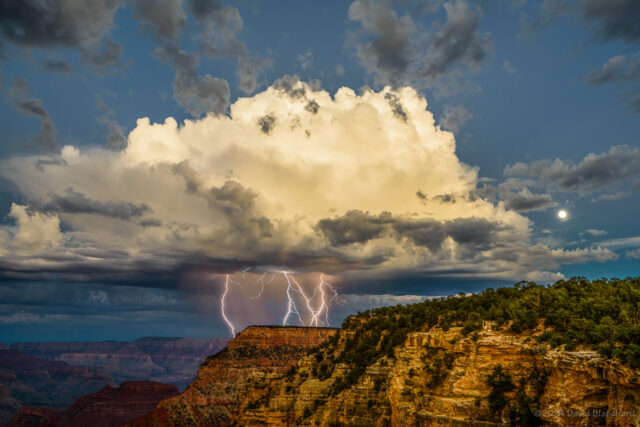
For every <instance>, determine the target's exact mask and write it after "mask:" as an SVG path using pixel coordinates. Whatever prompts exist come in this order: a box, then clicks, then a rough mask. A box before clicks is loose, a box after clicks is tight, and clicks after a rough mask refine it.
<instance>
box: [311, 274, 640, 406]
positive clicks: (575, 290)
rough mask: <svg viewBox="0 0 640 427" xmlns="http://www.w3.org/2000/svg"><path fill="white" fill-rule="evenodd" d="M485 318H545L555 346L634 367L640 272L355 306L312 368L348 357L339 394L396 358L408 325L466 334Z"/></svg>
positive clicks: (500, 321) (521, 321) (511, 326)
mask: <svg viewBox="0 0 640 427" xmlns="http://www.w3.org/2000/svg"><path fill="white" fill-rule="evenodd" d="M483 321H492V322H494V324H495V327H496V328H498V329H503V330H506V331H509V332H514V333H521V332H525V331H527V330H532V329H535V328H537V327H538V326H539V323H540V321H543V325H544V328H545V332H544V333H542V334H541V335H539V336H538V338H537V339H539V340H540V341H544V342H548V343H549V344H550V345H551V346H552V347H559V346H564V347H565V349H566V350H572V349H575V348H576V347H577V346H578V345H585V346H589V347H591V348H593V349H596V350H597V351H598V352H600V353H601V354H602V355H603V356H605V357H608V358H615V359H618V360H620V361H621V362H622V363H623V364H625V365H628V366H630V367H632V368H639V367H640V345H638V343H640V278H627V279H609V280H608V279H601V280H594V281H590V280H587V279H586V278H582V277H574V278H571V279H569V280H561V281H558V282H556V283H555V284H553V285H551V286H548V287H547V286H542V285H537V284H535V283H532V282H520V283H518V284H516V285H515V286H513V287H505V288H499V289H493V288H489V289H486V290H485V291H482V292H480V293H478V294H472V295H457V296H448V297H443V298H436V299H432V300H428V301H425V302H422V303H418V304H412V305H397V306H392V307H383V308H378V309H374V310H367V311H365V312H362V313H358V314H357V315H356V316H352V317H349V318H348V319H346V320H345V322H344V323H343V325H342V331H341V333H340V334H336V335H334V336H333V337H332V338H331V339H330V340H328V341H327V342H325V343H324V344H323V345H321V346H320V347H318V348H317V349H315V350H313V353H314V354H315V357H316V360H317V362H318V363H317V369H315V370H314V373H315V375H316V376H317V377H319V378H320V379H325V378H328V377H329V376H330V375H331V373H332V372H333V369H334V367H335V366H336V365H337V364H339V363H344V364H346V366H348V371H347V373H346V374H345V375H344V376H342V377H340V378H339V379H338V380H337V381H336V382H335V383H334V385H333V390H332V394H337V393H339V392H340V391H342V390H344V389H345V388H347V387H349V386H351V385H353V384H354V383H355V382H356V381H357V380H358V378H359V377H360V376H361V375H362V373H363V372H364V371H365V369H366V368H367V366H370V365H371V364H372V363H374V362H375V361H376V360H378V359H379V358H380V357H382V356H383V355H386V356H388V357H389V358H391V359H393V358H394V348H395V347H396V346H397V345H399V344H401V343H403V342H404V341H405V339H406V337H407V334H408V333H410V332H414V331H420V330H428V329H430V328H432V327H434V326H439V327H441V328H443V329H444V330H448V329H449V328H450V327H451V326H462V331H463V333H464V334H474V333H475V331H477V330H479V329H480V328H481V327H482V324H483ZM472 337H473V335H472ZM339 342H340V345H338V343H339ZM441 365H442V361H440V362H436V366H435V367H434V368H438V366H441ZM440 371H442V369H440ZM442 374H443V373H442V372H439V373H438V375H442ZM438 375H436V376H435V378H436V381H438V380H437V378H438Z"/></svg>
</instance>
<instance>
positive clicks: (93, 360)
mask: <svg viewBox="0 0 640 427" xmlns="http://www.w3.org/2000/svg"><path fill="white" fill-rule="evenodd" d="M227 341H228V340H227V339H226V338H163V337H150V338H140V339H137V340H135V341H131V342H121V341H93V342H22V343H13V344H11V348H12V349H14V350H18V351H20V352H22V353H25V354H29V355H32V356H35V357H38V358H41V359H44V360H46V361H53V360H62V361H65V362H67V363H69V364H70V365H83V366H97V367H102V368H104V369H105V370H106V371H107V372H108V373H109V374H110V375H111V376H112V377H113V378H114V380H115V381H116V383H120V382H123V381H134V380H135V381H147V380H151V381H157V382H163V383H169V384H174V385H176V386H178V387H179V388H180V389H184V388H185V387H186V386H187V385H188V384H189V383H190V382H191V380H192V379H193V378H194V376H195V373H196V371H197V369H198V366H199V365H200V363H202V360H204V358H205V357H207V356H208V355H210V354H213V353H216V352H218V351H220V350H221V349H222V348H224V346H225V345H226V343H227Z"/></svg>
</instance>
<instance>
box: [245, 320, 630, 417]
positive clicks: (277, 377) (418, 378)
mask: <svg viewBox="0 0 640 427" xmlns="http://www.w3.org/2000/svg"><path fill="white" fill-rule="evenodd" d="M460 329H461V328H451V329H449V330H448V331H446V332H445V331H444V330H442V329H440V328H432V329H431V330H429V331H426V332H413V333H410V334H409V335H408V337H407V339H406V342H405V343H404V345H401V346H398V347H396V349H395V359H393V358H389V357H386V356H385V357H381V358H380V359H379V360H378V361H377V362H376V363H374V364H373V365H371V366H369V367H367V369H366V371H365V372H364V374H363V375H362V376H361V377H360V378H359V379H358V380H357V381H356V382H355V383H354V384H353V385H352V386H350V387H347V388H345V389H343V390H342V391H340V392H339V393H333V394H332V393H331V389H332V386H333V385H334V383H335V382H336V381H339V379H340V378H341V377H344V376H345V375H346V373H347V372H348V366H346V365H344V364H337V365H336V367H335V369H334V370H333V372H332V373H331V375H330V376H329V377H328V378H326V379H320V378H319V377H318V376H317V375H314V371H315V372H317V368H318V367H317V361H316V358H315V357H314V356H313V355H310V356H305V357H303V358H302V359H301V361H300V364H299V365H298V369H297V371H296V373H295V374H289V375H287V374H283V373H282V372H275V373H274V372H272V373H267V372H258V373H255V374H252V375H251V376H249V377H248V378H247V380H246V382H245V383H244V385H243V388H242V390H241V391H240V393H239V404H238V407H237V410H236V411H235V416H236V419H235V421H236V424H237V425H378V426H384V425H392V426H405V425H424V426H427V425H459V426H464V425H496V424H502V423H507V422H509V421H510V420H509V417H519V418H511V419H512V420H513V419H516V420H518V421H517V424H518V425H539V424H540V423H542V422H544V423H548V424H551V425H581V426H587V425H598V424H602V425H604V424H606V425H612V426H631V425H640V379H639V378H640V372H639V371H636V370H631V369H629V368H626V367H624V366H621V365H620V364H619V363H617V362H614V361H611V360H605V359H603V358H602V357H601V356H600V355H599V354H597V353H596V352H593V351H586V350H582V351H580V350H578V351H564V350H550V348H549V346H548V345H547V344H539V343H538V342H537V341H536V340H535V339H533V337H532V334H534V335H535V334H537V333H539V332H540V331H537V332H533V333H532V334H519V335H517V334H510V333H506V332H500V331H495V330H492V328H491V326H490V325H488V324H485V326H484V327H483V328H482V329H481V330H480V331H478V334H477V335H476V336H474V337H465V336H463V335H462V334H461V332H460ZM341 333H342V331H341ZM346 334H348V333H346ZM340 342H342V343H343V338H342V337H341V339H340V341H339V343H340ZM498 365H500V367H501V368H502V370H501V371H500V372H501V373H502V374H501V375H494V379H496V381H495V382H494V383H493V385H489V381H488V375H489V374H492V373H494V374H495V372H497V371H496V367H497V366H498ZM498 369H499V368H498ZM505 375H506V376H505ZM505 384H507V385H506V386H505ZM508 384H510V385H508ZM607 411H608V412H607Z"/></svg>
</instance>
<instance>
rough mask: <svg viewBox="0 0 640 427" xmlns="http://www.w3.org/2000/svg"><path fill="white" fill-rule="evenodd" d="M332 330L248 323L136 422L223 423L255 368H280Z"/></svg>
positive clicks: (291, 363)
mask: <svg viewBox="0 0 640 427" xmlns="http://www.w3.org/2000/svg"><path fill="white" fill-rule="evenodd" d="M335 332H336V329H331V328H298V327H268V326H250V327H248V328H247V329H245V330H244V331H242V332H241V333H239V334H238V335H237V336H236V337H235V338H234V339H233V340H231V341H229V344H228V345H227V348H226V349H224V350H222V351H221V352H219V353H217V354H215V355H213V356H211V357H209V358H207V359H206V360H205V361H204V363H203V364H202V365H201V366H200V368H199V369H198V375H197V376H196V378H195V380H194V381H193V382H192V383H191V384H190V385H189V387H188V388H187V389H186V390H185V391H184V393H182V394H181V395H180V396H177V397H174V398H172V399H167V400H165V401H163V402H161V403H160V404H159V405H158V407H157V408H156V409H155V410H154V411H153V412H152V413H151V414H150V415H149V416H147V417H145V418H143V419H141V420H138V421H136V422H135V423H133V424H132V425H135V426H163V425H182V426H202V425H226V424H229V423H230V422H231V421H232V414H233V412H234V410H235V407H236V405H237V403H238V400H237V398H238V392H239V390H240V388H241V386H242V384H243V382H244V380H245V379H246V378H247V377H248V376H249V375H251V374H253V373H255V372H264V373H282V372H284V371H286V370H288V369H289V368H291V367H292V366H295V365H296V364H297V363H298V360H299V359H300V358H301V357H303V356H304V355H305V354H306V352H307V350H308V349H309V348H310V347H314V346H317V345H319V344H320V343H322V342H324V341H325V340H326V339H327V338H329V337H330V336H331V335H333V334H335Z"/></svg>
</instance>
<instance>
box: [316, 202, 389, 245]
mask: <svg viewBox="0 0 640 427" xmlns="http://www.w3.org/2000/svg"><path fill="white" fill-rule="evenodd" d="M392 221H393V220H392V218H391V214H386V213H383V214H381V215H380V216H373V215H370V214H369V213H366V212H362V211H359V210H353V211H349V212H347V213H346V214H344V215H343V216H341V217H337V218H325V219H322V220H320V221H318V224H317V225H316V230H317V231H319V232H321V233H322V234H323V235H324V236H325V237H327V238H328V239H329V241H330V242H331V244H332V245H335V246H341V245H349V244H351V243H365V242H366V241H368V240H371V239H375V238H376V237H380V235H381V234H382V232H383V231H384V230H385V226H386V224H389V223H391V222H392Z"/></svg>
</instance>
